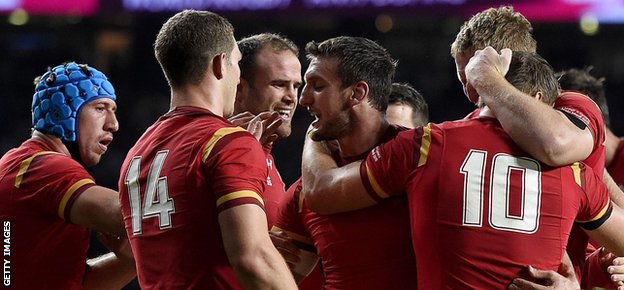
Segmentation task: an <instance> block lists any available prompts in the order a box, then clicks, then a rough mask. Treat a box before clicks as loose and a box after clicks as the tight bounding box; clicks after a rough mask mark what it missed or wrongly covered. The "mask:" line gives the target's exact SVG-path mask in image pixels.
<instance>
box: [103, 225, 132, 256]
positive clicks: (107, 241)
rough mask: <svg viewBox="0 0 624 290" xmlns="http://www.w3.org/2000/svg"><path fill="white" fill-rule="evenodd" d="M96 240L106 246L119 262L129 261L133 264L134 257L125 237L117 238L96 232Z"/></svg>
mask: <svg viewBox="0 0 624 290" xmlns="http://www.w3.org/2000/svg"><path fill="white" fill-rule="evenodd" d="M96 236H97V239H98V240H99V241H100V242H101V243H102V244H103V245H104V246H106V247H107V248H108V249H109V250H110V251H111V252H113V253H115V256H117V258H118V259H120V260H125V261H130V262H132V263H134V255H133V254H132V248H131V247H130V241H129V240H128V237H127V236H125V235H124V236H123V237H120V236H117V235H112V234H105V233H101V232H98V233H97V234H96Z"/></svg>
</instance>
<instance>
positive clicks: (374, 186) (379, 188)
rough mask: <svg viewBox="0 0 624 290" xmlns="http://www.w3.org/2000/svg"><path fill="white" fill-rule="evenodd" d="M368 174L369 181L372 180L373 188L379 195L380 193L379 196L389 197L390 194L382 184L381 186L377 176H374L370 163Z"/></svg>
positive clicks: (367, 169)
mask: <svg viewBox="0 0 624 290" xmlns="http://www.w3.org/2000/svg"><path fill="white" fill-rule="evenodd" d="M366 175H367V176H368V181H369V182H370V185H371V187H373V190H374V191H375V193H377V195H379V197H381V198H388V197H389V196H390V195H389V194H387V193H386V192H385V191H384V190H383V189H382V188H381V186H379V183H378V182H377V180H376V179H375V176H373V173H372V172H371V171H370V168H368V164H366Z"/></svg>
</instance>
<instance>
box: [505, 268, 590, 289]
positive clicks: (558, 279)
mask: <svg viewBox="0 0 624 290" xmlns="http://www.w3.org/2000/svg"><path fill="white" fill-rule="evenodd" d="M528 270H529V275H530V276H531V277H532V278H534V279H536V280H538V281H541V282H542V283H543V284H538V283H535V282H531V281H528V280H525V279H522V278H516V279H513V281H512V282H511V284H510V285H509V286H508V287H507V289H509V290H520V289H522V290H530V289H532V290H547V289H548V290H578V289H581V286H580V284H579V282H578V280H577V279H576V275H574V269H573V268H572V267H571V264H569V265H568V264H566V263H562V264H561V265H560V266H559V273H557V272H555V271H552V270H538V269H535V268H533V267H531V266H529V267H528ZM560 273H561V274H560Z"/></svg>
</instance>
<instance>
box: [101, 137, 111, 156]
mask: <svg viewBox="0 0 624 290" xmlns="http://www.w3.org/2000/svg"><path fill="white" fill-rule="evenodd" d="M111 142H113V136H105V137H103V138H100V141H99V142H98V145H99V148H100V150H101V151H102V153H101V154H104V153H106V150H108V145H109V144H110V143H111Z"/></svg>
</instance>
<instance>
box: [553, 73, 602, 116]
mask: <svg viewBox="0 0 624 290" xmlns="http://www.w3.org/2000/svg"><path fill="white" fill-rule="evenodd" d="M591 70H592V67H591V66H590V67H587V68H585V69H576V68H571V69H569V70H565V71H562V72H558V73H556V74H555V76H556V77H557V78H558V79H559V85H560V86H561V89H562V90H570V91H577V92H581V93H583V94H585V95H587V96H588V97H589V98H590V99H592V100H594V102H596V104H597V105H598V107H600V111H602V118H603V119H604V122H605V125H607V128H610V127H611V121H610V120H609V119H610V118H609V106H608V105H607V97H606V94H605V88H604V82H605V78H596V77H594V76H592V75H591V74H590V71H591Z"/></svg>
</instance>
